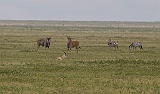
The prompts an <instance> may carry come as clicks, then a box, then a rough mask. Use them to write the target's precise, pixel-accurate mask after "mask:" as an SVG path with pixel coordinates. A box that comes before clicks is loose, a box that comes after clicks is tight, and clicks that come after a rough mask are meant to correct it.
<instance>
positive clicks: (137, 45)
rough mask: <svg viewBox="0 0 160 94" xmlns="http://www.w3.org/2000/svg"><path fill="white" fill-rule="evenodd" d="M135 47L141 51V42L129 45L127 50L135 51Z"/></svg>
mask: <svg viewBox="0 0 160 94" xmlns="http://www.w3.org/2000/svg"><path fill="white" fill-rule="evenodd" d="M136 47H139V49H140V50H142V49H143V48H142V43H141V42H132V43H131V45H129V50H131V49H132V48H133V50H134V49H135V50H136Z"/></svg>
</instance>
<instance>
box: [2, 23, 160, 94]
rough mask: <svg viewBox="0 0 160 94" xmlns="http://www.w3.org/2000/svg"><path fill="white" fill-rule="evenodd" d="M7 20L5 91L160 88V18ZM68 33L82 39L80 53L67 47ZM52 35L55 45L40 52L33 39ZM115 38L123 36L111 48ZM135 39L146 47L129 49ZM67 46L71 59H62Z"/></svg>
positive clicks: (98, 93)
mask: <svg viewBox="0 0 160 94" xmlns="http://www.w3.org/2000/svg"><path fill="white" fill-rule="evenodd" d="M1 23H4V24H9V25H6V26H1V27H0V93H1V94H146V93H148V94H159V93H160V58H159V56H160V38H159V36H160V32H159V31H160V28H158V27H157V26H158V25H159V23H137V24H138V26H137V24H136V23H133V22H131V23H129V22H128V23H126V22H52V21H48V22H45V21H44V22H43V21H20V22H19V21H15V23H14V21H8V22H3V21H2V22H1ZM139 24H140V25H139ZM15 25H16V26H15ZM32 25H33V26H32ZM63 25H64V26H63ZM152 25H153V26H155V27H154V28H153V26H152ZM117 26H119V27H117ZM140 26H142V27H140ZM144 26H146V27H144ZM156 27H157V28H156ZM66 35H68V36H71V37H72V38H74V39H73V40H78V41H80V46H81V49H79V53H78V54H76V50H75V49H72V51H71V52H70V51H67V48H66V44H67V38H66ZM50 36H51V38H52V39H51V47H50V48H49V49H46V50H45V49H44V48H42V47H40V49H39V51H37V49H36V42H32V41H35V40H37V39H39V38H44V37H50ZM109 38H111V39H112V40H115V41H117V40H118V41H119V49H118V50H115V49H114V48H112V49H110V48H108V47H107V40H108V39H109ZM134 41H141V42H142V44H143V50H139V49H137V50H135V51H129V50H128V46H129V44H130V43H131V42H134ZM62 50H64V51H65V52H67V58H66V59H64V60H63V61H58V60H56V57H57V56H60V55H62V54H63V52H62Z"/></svg>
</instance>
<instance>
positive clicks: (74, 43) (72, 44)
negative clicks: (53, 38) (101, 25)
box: [67, 36, 80, 53]
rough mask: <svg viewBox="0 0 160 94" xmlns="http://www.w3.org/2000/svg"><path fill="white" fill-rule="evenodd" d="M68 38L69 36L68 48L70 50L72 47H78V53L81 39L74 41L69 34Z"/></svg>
mask: <svg viewBox="0 0 160 94" xmlns="http://www.w3.org/2000/svg"><path fill="white" fill-rule="evenodd" d="M67 38H68V42H67V48H68V50H71V48H74V47H75V48H76V50H77V53H78V48H80V47H79V41H72V38H71V37H69V36H67Z"/></svg>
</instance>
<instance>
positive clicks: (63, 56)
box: [56, 50, 67, 60]
mask: <svg viewBox="0 0 160 94" xmlns="http://www.w3.org/2000/svg"><path fill="white" fill-rule="evenodd" d="M62 51H63V50H62ZM63 53H64V54H63V55H62V56H59V57H57V58H56V60H63V59H65V58H66V57H67V56H66V53H65V52H64V51H63Z"/></svg>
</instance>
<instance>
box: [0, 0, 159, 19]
mask: <svg viewBox="0 0 160 94" xmlns="http://www.w3.org/2000/svg"><path fill="white" fill-rule="evenodd" d="M0 20H60V21H160V0H0Z"/></svg>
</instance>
